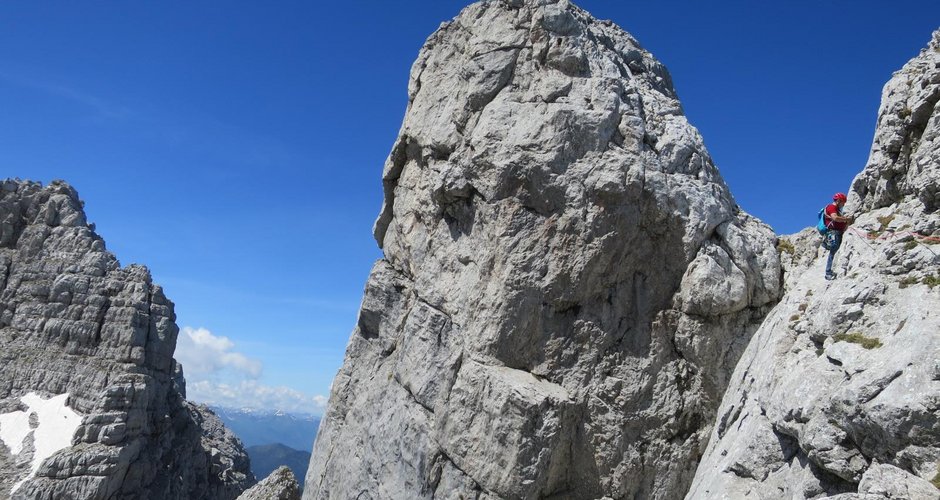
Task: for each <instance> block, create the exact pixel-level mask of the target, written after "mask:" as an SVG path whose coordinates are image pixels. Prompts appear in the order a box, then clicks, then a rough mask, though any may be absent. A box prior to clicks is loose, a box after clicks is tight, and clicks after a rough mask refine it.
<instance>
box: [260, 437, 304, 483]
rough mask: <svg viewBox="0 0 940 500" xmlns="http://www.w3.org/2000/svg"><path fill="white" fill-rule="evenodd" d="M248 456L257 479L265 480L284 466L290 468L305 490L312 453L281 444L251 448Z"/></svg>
mask: <svg viewBox="0 0 940 500" xmlns="http://www.w3.org/2000/svg"><path fill="white" fill-rule="evenodd" d="M248 456H249V457H250V458H251V471H252V472H254V474H255V477H258V478H264V477H268V474H270V473H272V472H274V469H277V468H278V467H280V466H282V465H286V466H288V467H290V470H291V471H293V473H294V477H296V478H297V482H298V483H300V488H301V489H303V485H304V476H306V475H307V466H308V465H309V464H310V452H306V451H299V450H295V449H293V448H288V447H287V446H284V445H283V444H280V443H275V444H263V445H260V446H249V447H248Z"/></svg>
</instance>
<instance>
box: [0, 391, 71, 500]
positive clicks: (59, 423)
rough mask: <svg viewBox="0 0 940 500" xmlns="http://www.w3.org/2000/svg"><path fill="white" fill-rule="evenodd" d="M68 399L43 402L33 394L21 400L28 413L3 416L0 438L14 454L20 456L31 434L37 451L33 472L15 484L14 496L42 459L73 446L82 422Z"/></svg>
mask: <svg viewBox="0 0 940 500" xmlns="http://www.w3.org/2000/svg"><path fill="white" fill-rule="evenodd" d="M68 397H69V395H68V394H60V395H58V396H55V397H52V398H49V399H43V398H42V397H41V396H39V395H37V394H35V393H32V392H31V393H29V394H27V395H25V396H23V397H22V398H20V401H22V402H23V403H24V404H25V405H26V406H28V407H29V410H28V411H14V412H11V413H4V414H2V415H0V439H2V440H3V444H5V445H6V446H7V447H8V448H10V452H11V453H12V454H14V455H19V454H20V452H22V451H23V441H24V440H25V439H26V437H27V436H28V435H29V434H30V433H32V441H33V450H34V451H33V461H32V463H31V465H30V473H29V475H28V476H26V477H24V478H23V479H21V480H20V481H19V482H17V483H16V484H15V485H13V488H12V489H11V490H10V494H11V495H12V494H13V492H14V491H16V490H17V489H18V488H19V487H20V486H21V485H22V484H23V483H24V482H26V480H27V479H29V478H31V477H33V475H34V474H36V471H37V470H39V465H40V464H42V462H43V460H45V459H47V458H49V457H51V456H52V454H53V453H55V452H57V451H59V450H61V449H62V448H65V447H67V446H69V445H71V444H72V436H73V435H74V434H75V429H77V428H78V425H79V424H80V423H81V422H82V416H81V415H79V414H78V413H75V412H74V411H73V410H72V409H71V408H69V407H68V406H66V404H65V402H66V401H67V400H68ZM34 413H35V414H36V416H37V418H38V421H39V424H38V425H37V426H36V428H31V427H30V424H29V417H30V415H32V414H34Z"/></svg>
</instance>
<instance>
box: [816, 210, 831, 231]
mask: <svg viewBox="0 0 940 500" xmlns="http://www.w3.org/2000/svg"><path fill="white" fill-rule="evenodd" d="M827 206H828V205H827ZM816 230H817V231H819V234H821V235H823V236H825V235H826V233H828V232H829V227H827V226H826V207H822V209H821V210H820V211H819V222H817V223H816Z"/></svg>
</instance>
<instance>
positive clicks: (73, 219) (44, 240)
mask: <svg viewBox="0 0 940 500" xmlns="http://www.w3.org/2000/svg"><path fill="white" fill-rule="evenodd" d="M174 321H175V315H174V313H173V304H172V302H170V301H169V300H168V299H167V298H166V297H165V296H164V294H163V290H162V289H161V288H160V287H159V286H157V285H154V284H153V283H152V281H151V278H150V273H149V272H148V271H147V269H146V268H144V267H142V266H137V265H131V266H127V267H123V268H122V267H121V266H120V265H119V263H118V261H117V260H116V259H115V258H114V256H113V255H112V254H110V253H109V252H107V251H106V250H105V245H104V241H102V239H101V238H100V237H99V236H98V235H97V234H95V232H94V228H93V227H92V226H91V225H89V224H88V223H87V222H86V220H85V214H84V212H83V210H82V202H81V201H79V199H78V195H77V193H76V192H75V190H74V189H72V188H71V187H70V186H68V185H67V184H65V183H62V182H53V183H52V184H50V185H49V186H46V187H43V186H41V185H39V184H37V183H32V182H21V181H14V180H6V181H2V182H0V414H6V413H11V412H15V411H22V410H25V409H26V406H25V405H23V404H22V402H21V396H23V395H26V394H28V393H37V394H41V395H43V396H44V397H49V396H58V395H62V394H68V398H67V399H68V400H67V405H68V407H69V408H70V409H72V410H74V411H75V412H77V413H78V414H79V415H81V416H82V422H81V424H80V425H79V427H78V430H77V431H75V433H74V436H73V437H72V439H71V445H70V446H68V447H66V448H63V449H61V450H60V451H58V452H56V453H54V454H53V455H52V456H51V457H49V458H48V459H46V460H44V461H43V462H42V465H41V466H40V467H39V469H38V471H37V472H36V475H35V477H30V476H29V474H28V473H29V470H28V468H26V467H25V465H24V464H27V463H29V461H30V460H31V459H32V458H33V455H32V454H33V449H32V448H31V446H32V444H31V443H32V439H33V435H34V434H35V433H33V434H30V436H27V438H26V448H25V450H24V451H21V452H20V453H16V454H14V453H12V452H11V449H10V448H9V447H7V446H3V445H2V444H0V498H9V495H10V491H11V489H12V487H13V485H14V484H16V483H17V482H19V481H21V480H23V479H24V478H28V479H27V480H26V481H25V482H24V483H23V484H22V485H21V486H20V487H18V488H17V489H16V491H15V493H14V494H13V498H16V499H20V498H22V499H26V498H30V499H34V498H43V499H45V498H50V499H51V498H57V499H58V498H70V499H105V498H107V499H132V498H133V499H136V498H164V499H173V498H178V499H184V498H206V499H216V498H218V499H233V498H235V497H237V496H238V495H239V493H241V492H242V491H243V490H244V489H245V488H247V487H248V486H250V485H251V483H252V482H253V477H252V476H251V473H250V472H249V467H248V458H247V455H246V454H245V452H244V450H243V449H242V447H241V444H240V443H239V442H238V440H237V439H236V438H235V436H234V435H233V434H231V433H230V432H228V431H227V430H225V429H224V427H223V426H222V425H221V422H220V421H219V420H218V419H217V418H216V417H215V415H213V414H212V413H211V412H209V411H208V410H207V409H205V408H202V407H198V406H195V405H193V404H191V403H188V402H186V401H185V400H184V397H185V394H184V393H183V392H184V390H185V389H184V383H183V381H182V373H181V371H180V369H179V366H178V365H177V364H176V362H175V361H174V360H173V351H174V349H175V347H176V335H177V331H178V329H177V326H176V324H175V323H174ZM31 418H32V417H31ZM43 425H44V424H43Z"/></svg>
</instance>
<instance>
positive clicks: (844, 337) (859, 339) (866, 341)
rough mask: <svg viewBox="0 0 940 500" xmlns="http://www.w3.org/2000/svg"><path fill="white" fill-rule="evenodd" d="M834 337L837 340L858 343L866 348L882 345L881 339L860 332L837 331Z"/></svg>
mask: <svg viewBox="0 0 940 500" xmlns="http://www.w3.org/2000/svg"><path fill="white" fill-rule="evenodd" d="M832 338H833V340H835V341H836V342H851V343H853V344H858V345H860V346H862V347H864V348H865V349H874V348H876V347H881V345H882V344H881V341H880V340H878V339H873V338H871V337H866V336H864V335H862V334H861V333H858V332H852V333H837V334H835V335H833V336H832Z"/></svg>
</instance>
